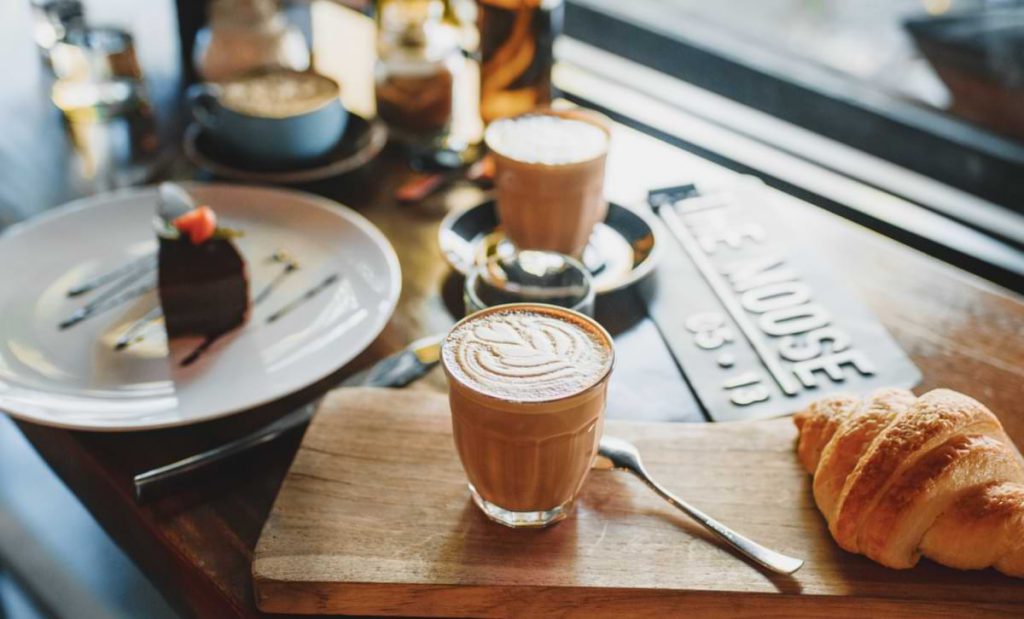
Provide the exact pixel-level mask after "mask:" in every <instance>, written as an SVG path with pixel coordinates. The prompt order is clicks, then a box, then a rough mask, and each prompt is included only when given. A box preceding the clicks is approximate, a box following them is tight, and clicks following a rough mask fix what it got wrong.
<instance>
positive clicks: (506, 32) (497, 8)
mask: <svg viewBox="0 0 1024 619" xmlns="http://www.w3.org/2000/svg"><path fill="white" fill-rule="evenodd" d="M477 11H478V12H477V24H478V27H479V29H480V54H481V68H480V115H481V116H482V117H483V120H484V122H485V123H489V122H491V121H492V120H494V119H496V118H502V117H505V116H516V115H518V114H522V113H524V112H528V111H530V110H532V109H533V108H535V107H538V106H543V105H547V104H549V103H550V102H551V67H552V65H553V64H554V51H553V46H554V40H555V37H556V36H558V34H559V33H560V32H561V31H562V19H563V15H564V12H565V10H564V3H563V1H562V0H553V1H551V0H478V1H477Z"/></svg>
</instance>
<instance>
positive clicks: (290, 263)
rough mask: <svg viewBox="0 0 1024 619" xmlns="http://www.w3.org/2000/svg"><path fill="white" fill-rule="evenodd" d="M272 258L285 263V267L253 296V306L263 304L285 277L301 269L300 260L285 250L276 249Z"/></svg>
mask: <svg viewBox="0 0 1024 619" xmlns="http://www.w3.org/2000/svg"><path fill="white" fill-rule="evenodd" d="M270 260H271V261H273V262H279V263H281V264H283V265H284V269H283V270H282V271H281V272H280V273H278V274H277V275H275V276H274V279H272V280H270V283H269V284H267V285H266V286H264V287H263V290H260V291H259V293H258V294H257V295H256V296H255V297H253V299H252V305H253V307H256V306H258V305H259V304H261V303H263V302H264V301H266V300H267V297H269V296H270V294H271V293H272V292H274V290H276V289H277V287H278V286H280V285H281V283H282V282H283V281H284V280H285V279H287V278H288V276H289V275H291V274H292V273H294V272H295V271H298V270H299V263H298V261H296V260H295V259H294V258H292V257H291V256H289V255H288V254H287V253H285V252H283V251H276V252H274V254H273V255H272V256H271V257H270Z"/></svg>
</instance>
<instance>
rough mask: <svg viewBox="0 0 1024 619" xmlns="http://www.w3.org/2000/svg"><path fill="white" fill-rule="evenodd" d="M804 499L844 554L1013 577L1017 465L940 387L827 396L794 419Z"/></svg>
mask: <svg viewBox="0 0 1024 619" xmlns="http://www.w3.org/2000/svg"><path fill="white" fill-rule="evenodd" d="M794 421H795V423H796V426H797V428H798V429H799V431H800V438H799V441H798V442H797V454H798V456H799V459H800V463H801V464H802V465H803V466H804V468H806V469H807V471H808V472H810V473H811V474H812V475H813V476H814V484H813V487H814V500H815V502H816V503H817V505H818V508H819V509H820V510H821V513H822V514H823V515H824V516H825V519H826V520H827V521H828V527H829V531H830V532H831V533H832V537H834V538H835V540H836V542H837V543H838V544H839V545H840V546H841V547H842V548H843V549H845V550H848V551H850V552H856V553H861V554H864V555H866V556H868V557H869V558H871V559H873V560H875V561H877V562H879V563H881V564H882V565H885V566H888V567H891V568H901V569H902V568H910V567H913V566H914V565H916V564H917V562H918V560H919V559H920V558H921V556H922V555H924V556H926V557H928V558H930V559H932V560H933V561H936V562H938V563H942V564H943V565H948V566H950V567H955V568H960V569H981V568H985V567H989V566H993V567H995V568H996V569H997V570H999V571H1001V572H1003V573H1004V574H1008V575H1010V576H1018V577H1024V459H1022V458H1021V454H1020V452H1019V451H1017V449H1016V447H1014V445H1013V443H1012V442H1011V441H1010V439H1009V437H1008V436H1006V433H1005V432H1004V431H1003V427H1002V425H1001V424H1000V423H999V420H998V419H996V416H995V415H993V414H992V412H991V411H989V410H988V409H987V408H985V407H984V406H983V405H982V404H980V403H979V402H977V401H976V400H974V399H972V398H969V397H967V396H965V395H963V394H960V393H957V392H955V391H950V390H948V389H936V390H934V391H929V392H928V393H926V394H924V395H923V396H921V397H915V396H914V394H912V393H911V392H909V391H906V390H903V389H885V390H882V391H879V392H877V393H875V394H873V395H872V396H871V397H869V398H867V399H865V400H861V399H859V398H856V397H853V396H849V395H835V396H830V397H826V398H823V399H821V400H818V401H817V402H814V403H812V404H811V405H810V406H808V407H807V408H806V409H805V410H803V411H801V412H800V413H798V414H797V415H796V416H795V417H794Z"/></svg>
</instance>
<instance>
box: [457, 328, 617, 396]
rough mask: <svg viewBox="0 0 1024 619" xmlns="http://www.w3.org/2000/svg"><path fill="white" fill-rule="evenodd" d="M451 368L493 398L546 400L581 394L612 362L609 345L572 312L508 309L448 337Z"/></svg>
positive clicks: (474, 387)
mask: <svg viewBox="0 0 1024 619" xmlns="http://www.w3.org/2000/svg"><path fill="white" fill-rule="evenodd" d="M443 355H444V357H445V365H446V366H447V367H448V368H449V371H450V372H451V373H452V374H453V376H454V377H455V378H457V379H458V380H459V381H460V382H462V383H463V384H465V385H466V386H467V387H470V388H471V389H473V390H476V391H479V392H481V393H484V394H486V395H489V396H493V397H497V398H502V399H507V400H513V401H520V402H531V401H533V402H541V401H546V400H553V399H557V398H562V397H566V396H570V395H573V394H575V393H579V392H580V391H583V390H585V389H587V388H588V387H591V386H592V385H594V384H595V383H597V382H598V381H600V380H601V378H602V377H603V376H604V375H605V374H606V373H607V371H608V367H609V365H610V364H611V357H612V355H611V350H610V348H609V343H608V342H606V341H605V339H604V337H603V336H602V335H601V334H599V333H598V332H597V331H596V330H595V329H593V327H590V326H588V325H586V324H585V323H583V322H582V321H580V320H577V319H575V318H574V317H573V316H572V315H571V314H568V313H566V314H564V315H563V314H561V313H557V314H556V313H554V312H551V313H547V312H541V311H537V310H532V309H531V310H528V311H524V310H508V311H501V312H494V313H489V314H485V315H483V316H480V317H478V318H475V319H470V320H467V321H466V322H464V323H462V324H461V325H459V326H458V327H456V328H455V330H453V331H452V333H451V334H450V335H449V336H448V339H447V341H446V343H445V346H444V350H443Z"/></svg>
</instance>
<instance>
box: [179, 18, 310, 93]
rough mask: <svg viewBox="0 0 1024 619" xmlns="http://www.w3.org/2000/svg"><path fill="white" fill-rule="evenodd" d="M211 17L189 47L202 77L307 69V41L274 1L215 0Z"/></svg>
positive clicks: (220, 78) (222, 78)
mask: <svg viewBox="0 0 1024 619" xmlns="http://www.w3.org/2000/svg"><path fill="white" fill-rule="evenodd" d="M209 15H210V19H209V23H208V24H207V26H205V27H204V28H203V29H202V30H200V31H199V33H198V34H197V35H196V44H195V48H194V49H193V62H194V63H195V67H196V72H197V73H198V74H199V76H200V77H202V78H203V79H204V80H205V81H208V82H209V81H219V80H224V79H228V78H231V77H236V76H238V75H243V74H245V73H251V72H254V71H257V70H261V69H273V68H280V69H292V70H294V71H305V70H306V69H308V68H309V64H310V53H309V46H308V45H306V39H305V37H303V35H302V32H301V31H300V30H299V29H298V28H297V27H296V26H295V25H294V24H292V23H290V22H289V21H288V19H287V17H286V16H285V15H284V14H283V13H282V12H281V11H280V10H279V7H278V5H277V2H276V0H213V1H212V2H211V4H210V13H209Z"/></svg>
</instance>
